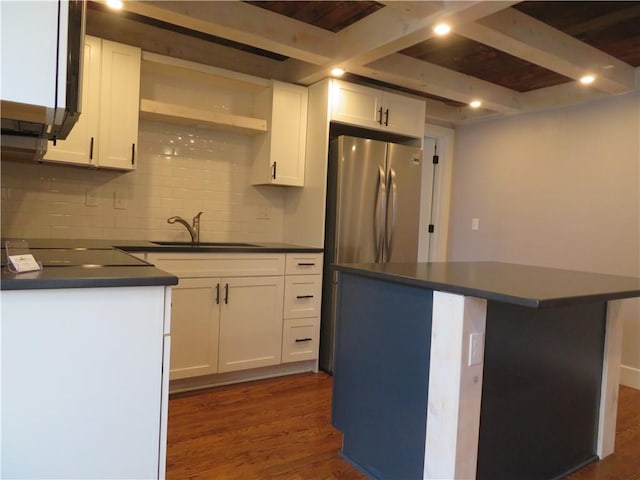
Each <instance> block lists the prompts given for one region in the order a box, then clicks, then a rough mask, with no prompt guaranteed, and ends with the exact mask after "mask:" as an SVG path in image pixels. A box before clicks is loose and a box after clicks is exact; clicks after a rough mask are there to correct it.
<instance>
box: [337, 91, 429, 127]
mask: <svg viewBox="0 0 640 480" xmlns="http://www.w3.org/2000/svg"><path fill="white" fill-rule="evenodd" d="M330 95H331V120H332V121H335V122H340V123H345V124H348V125H355V126H359V127H364V128H369V129H373V130H379V131H385V132H392V133H398V134H400V135H404V136H407V137H414V138H422V137H423V136H424V121H425V104H424V101H422V100H419V99H415V98H411V97H407V96H405V95H397V94H395V93H391V92H384V91H381V90H376V89H374V88H369V87H365V86H362V85H355V84H351V83H347V82H342V81H339V80H333V81H332V82H331V90H330Z"/></svg>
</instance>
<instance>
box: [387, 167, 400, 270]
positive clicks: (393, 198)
mask: <svg viewBox="0 0 640 480" xmlns="http://www.w3.org/2000/svg"><path fill="white" fill-rule="evenodd" d="M389 190H390V192H389V195H390V199H389V201H388V203H387V208H390V209H391V212H388V211H387V224H386V232H387V236H386V244H387V248H386V254H385V261H389V259H390V258H391V252H392V251H393V233H394V231H395V229H396V214H397V210H398V182H397V181H396V171H395V170H394V169H393V168H392V169H390V172H389Z"/></svg>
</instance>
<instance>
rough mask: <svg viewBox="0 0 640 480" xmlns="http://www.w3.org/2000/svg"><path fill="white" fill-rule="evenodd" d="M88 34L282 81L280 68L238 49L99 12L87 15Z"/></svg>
mask: <svg viewBox="0 0 640 480" xmlns="http://www.w3.org/2000/svg"><path fill="white" fill-rule="evenodd" d="M87 34H89V35H94V36H96V37H100V38H105V39H107V40H111V41H114V42H121V43H126V44H128V45H136V46H138V47H140V48H142V50H144V51H147V52H153V53H158V54H161V55H167V56H170V57H175V58H180V59H184V60H189V61H192V62H198V63H202V64H205V65H213V66H216V67H220V68H225V69H227V70H233V71H236V72H242V73H246V74H250V75H255V76H259V77H263V78H276V79H278V80H282V79H281V78H280V77H281V74H280V71H281V64H282V62H279V61H277V60H272V59H270V58H266V57H261V56H259V55H255V54H252V53H249V52H244V51H242V50H238V49H235V48H230V47H225V46H223V45H217V44H215V43H212V42H208V41H206V40H201V39H199V38H194V37H192V36H189V35H184V34H182V33H177V32H172V31H168V30H165V29H162V28H159V27H155V26H152V25H147V24H144V23H140V22H136V21H135V20H131V19H129V18H121V17H119V16H117V15H114V14H112V13H107V12H101V11H98V10H88V11H87Z"/></svg>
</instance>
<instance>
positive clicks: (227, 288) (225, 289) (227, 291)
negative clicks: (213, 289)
mask: <svg viewBox="0 0 640 480" xmlns="http://www.w3.org/2000/svg"><path fill="white" fill-rule="evenodd" d="M224 303H225V304H227V303H229V284H228V283H225V285H224Z"/></svg>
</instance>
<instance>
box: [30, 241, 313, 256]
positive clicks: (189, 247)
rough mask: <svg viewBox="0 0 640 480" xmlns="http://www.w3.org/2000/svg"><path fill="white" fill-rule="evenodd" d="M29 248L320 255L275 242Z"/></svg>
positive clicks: (45, 244) (35, 245)
mask: <svg viewBox="0 0 640 480" xmlns="http://www.w3.org/2000/svg"><path fill="white" fill-rule="evenodd" d="M28 242H29V246H30V247H31V248H32V249H43V248H44V249H50V248H54V249H58V248H72V249H87V250H95V249H111V248H117V249H119V250H124V251H125V252H155V253H160V252H185V253H186V252H200V253H215V252H220V253H243V252H244V253H256V252H264V253H288V252H291V253H320V252H322V248H316V247H307V246H303V245H292V244H289V243H277V242H246V243H243V242H218V243H217V244H215V245H214V244H212V243H214V242H209V243H207V242H203V243H201V244H199V245H193V244H190V243H184V244H176V245H158V244H156V243H155V242H153V241H150V240H94V239H87V240H83V239H77V240H76V239H30V240H28Z"/></svg>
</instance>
